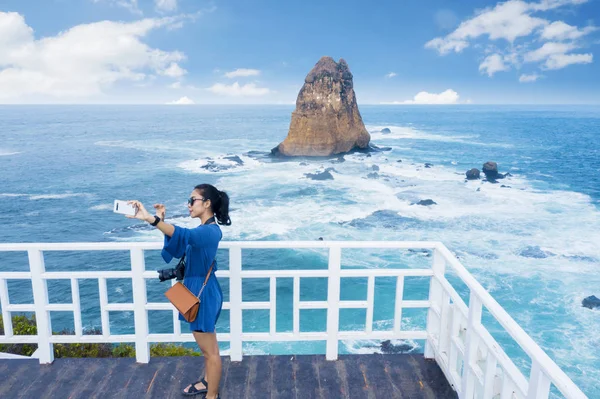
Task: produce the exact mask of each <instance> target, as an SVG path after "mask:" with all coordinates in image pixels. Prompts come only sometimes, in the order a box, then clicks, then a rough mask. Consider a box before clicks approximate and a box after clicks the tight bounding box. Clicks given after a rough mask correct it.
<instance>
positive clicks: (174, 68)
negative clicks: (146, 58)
mask: <svg viewBox="0 0 600 399" xmlns="http://www.w3.org/2000/svg"><path fill="white" fill-rule="evenodd" d="M186 73H187V71H186V70H185V69H183V68H181V67H180V66H179V65H177V64H176V63H174V62H172V63H171V65H169V67H168V68H167V69H165V70H164V71H162V72H161V74H163V75H165V76H169V77H171V78H180V77H182V76H183V75H185V74H186Z"/></svg>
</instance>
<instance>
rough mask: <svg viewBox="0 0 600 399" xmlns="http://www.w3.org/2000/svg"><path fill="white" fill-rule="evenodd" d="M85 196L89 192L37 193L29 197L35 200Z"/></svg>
mask: <svg viewBox="0 0 600 399" xmlns="http://www.w3.org/2000/svg"><path fill="white" fill-rule="evenodd" d="M86 196H89V194H86V193H64V194H39V195H30V196H29V199H30V200H32V201H37V200H47V199H65V198H72V197H86Z"/></svg>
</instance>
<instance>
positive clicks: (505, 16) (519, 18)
mask: <svg viewBox="0 0 600 399" xmlns="http://www.w3.org/2000/svg"><path fill="white" fill-rule="evenodd" d="M530 10H531V9H530V7H529V4H528V3H525V2H523V1H519V0H511V1H507V2H505V3H500V4H498V5H496V7H494V8H493V9H490V8H486V9H484V10H483V11H480V12H479V13H478V14H477V15H476V16H475V17H473V18H471V19H469V20H467V21H464V22H462V23H461V24H460V25H459V27H458V28H456V30H455V31H454V32H452V33H450V34H449V35H447V36H445V37H443V38H440V37H438V38H435V39H433V40H430V41H429V42H427V43H426V44H425V47H426V48H432V49H436V50H438V52H439V53H440V54H447V53H449V52H451V51H455V52H457V53H459V52H461V51H462V50H464V49H465V48H467V47H468V46H469V40H470V39H476V38H478V37H479V36H482V35H487V36H488V37H489V39H491V40H496V39H505V40H507V41H509V42H511V43H512V42H513V41H514V40H515V39H517V38H519V37H523V36H528V35H530V34H531V33H532V32H533V31H534V30H535V29H536V28H538V27H540V26H543V25H545V24H546V20H544V19H541V18H537V17H532V16H531V15H529V12H530Z"/></svg>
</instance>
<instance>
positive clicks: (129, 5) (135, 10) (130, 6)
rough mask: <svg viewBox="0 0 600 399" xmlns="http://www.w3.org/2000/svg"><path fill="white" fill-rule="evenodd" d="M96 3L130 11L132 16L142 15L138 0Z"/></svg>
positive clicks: (95, 1)
mask: <svg viewBox="0 0 600 399" xmlns="http://www.w3.org/2000/svg"><path fill="white" fill-rule="evenodd" d="M94 3H108V4H110V5H114V6H117V7H123V8H125V9H127V10H129V11H130V12H131V13H132V14H137V15H142V11H141V10H140V9H139V7H138V2H137V0H94Z"/></svg>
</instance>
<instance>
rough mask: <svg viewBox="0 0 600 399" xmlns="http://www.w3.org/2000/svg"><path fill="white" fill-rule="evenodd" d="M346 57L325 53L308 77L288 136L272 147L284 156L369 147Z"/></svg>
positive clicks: (369, 138) (310, 154)
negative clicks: (338, 57) (335, 59)
mask: <svg viewBox="0 0 600 399" xmlns="http://www.w3.org/2000/svg"><path fill="white" fill-rule="evenodd" d="M370 140H371V136H370V135H369V132H367V129H366V128H365V124H364V123H363V121H362V118H361V116H360V112H359V111H358V106H357V104H356V96H355V95H354V88H353V84H352V73H350V69H349V68H348V64H347V63H346V61H344V60H343V59H340V62H339V63H336V62H335V61H334V60H333V58H331V57H322V58H321V59H320V60H319V62H317V64H316V65H315V67H314V68H313V69H312V70H311V71H310V72H309V74H308V75H307V76H306V79H305V80H304V85H303V86H302V89H301V90H300V93H299V94H298V99H297V100H296V109H295V110H294V112H292V120H291V122H290V130H289V132H288V135H287V137H286V138H285V140H284V141H283V142H282V143H281V144H279V145H278V146H277V147H275V148H273V150H272V151H271V153H272V154H274V155H284V156H309V157H310V156H331V155H335V154H341V153H345V152H349V151H351V150H353V149H356V148H358V149H366V148H368V147H369V141H370Z"/></svg>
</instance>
